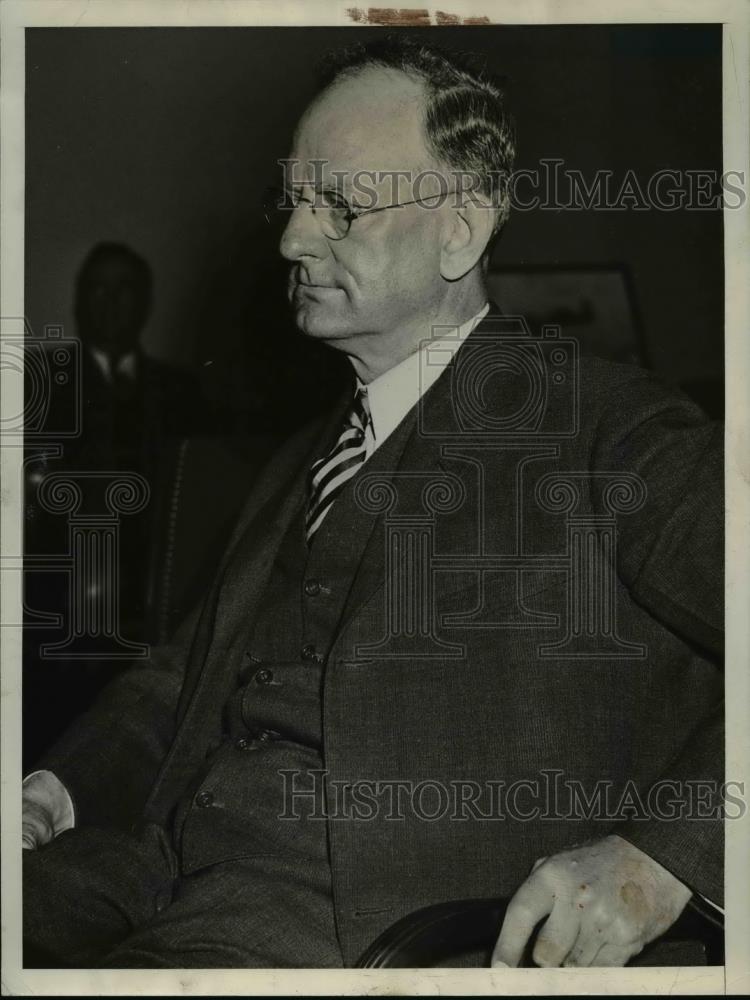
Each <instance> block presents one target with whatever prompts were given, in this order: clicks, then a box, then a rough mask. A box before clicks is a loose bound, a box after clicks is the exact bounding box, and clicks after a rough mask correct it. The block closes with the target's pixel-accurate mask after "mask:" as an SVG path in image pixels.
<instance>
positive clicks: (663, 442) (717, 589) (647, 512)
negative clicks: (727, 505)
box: [592, 375, 725, 903]
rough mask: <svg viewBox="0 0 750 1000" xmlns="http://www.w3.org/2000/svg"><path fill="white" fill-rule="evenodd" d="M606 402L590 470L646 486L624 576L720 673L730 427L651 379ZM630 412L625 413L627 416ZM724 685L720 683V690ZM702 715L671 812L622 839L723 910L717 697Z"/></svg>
mask: <svg viewBox="0 0 750 1000" xmlns="http://www.w3.org/2000/svg"><path fill="white" fill-rule="evenodd" d="M608 396H609V400H608V404H607V405H606V407H603V408H602V410H601V412H602V414H603V416H602V417H601V419H600V421H599V423H598V427H597V432H596V434H595V438H594V442H593V456H592V458H593V461H592V467H593V468H594V469H595V470H606V471H617V470H626V471H628V472H632V473H636V474H637V475H638V476H639V477H640V479H641V481H642V485H643V487H645V499H644V502H643V504H642V506H641V507H640V508H639V509H638V510H637V511H634V512H632V513H629V514H624V515H622V516H621V517H618V522H617V526H618V541H617V564H618V573H619V575H620V578H621V579H622V581H623V582H624V583H625V584H626V586H627V587H628V589H629V591H630V593H631V595H632V597H633V599H634V600H635V601H636V602H637V603H639V604H640V605H642V606H643V607H644V608H645V609H646V610H647V611H648V612H649V614H651V615H652V616H653V617H654V618H655V619H657V620H658V621H659V622H660V623H661V624H662V625H664V626H665V627H666V628H668V629H670V630H672V631H673V632H674V633H675V634H677V635H679V636H680V637H681V638H682V639H683V640H684V641H685V642H686V643H687V644H688V645H689V646H691V647H692V648H693V649H695V650H696V651H698V652H699V653H700V655H702V656H703V657H704V658H705V659H706V660H708V661H713V663H714V664H715V665H716V666H715V669H716V670H717V672H718V670H719V666H720V664H721V657H722V653H723V615H724V491H723V485H724V452H723V442H724V427H723V423H719V422H712V421H710V420H708V419H707V418H706V417H705V416H704V414H703V413H702V411H701V410H700V409H699V408H698V407H697V406H695V405H694V404H693V403H692V402H690V401H689V400H688V399H687V398H685V397H684V396H682V395H681V394H678V393H672V392H670V391H665V389H664V388H663V387H662V386H660V385H659V384H658V383H657V382H656V381H655V380H653V379H651V378H650V377H648V376H642V375H641V376H639V377H636V376H634V377H633V379H632V381H630V382H627V381H626V382H625V383H624V384H623V383H620V384H619V385H618V388H617V389H616V390H610V391H609V393H608ZM623 414H628V415H630V416H629V417H626V418H625V420H623ZM595 504H596V497H595ZM653 668H654V669H655V670H658V669H659V664H658V663H654V664H653ZM721 686H722V685H721V684H718V685H716V691H717V692H720V690H721ZM701 719H702V721H701V722H700V724H699V725H698V726H697V727H696V728H695V729H694V730H693V731H692V732H691V733H690V735H689V737H688V739H687V740H686V743H685V745H684V746H683V748H682V751H681V752H680V753H679V754H678V755H677V756H676V757H675V759H674V760H673V761H672V762H671V763H670V765H669V767H668V768H667V772H666V773H665V774H663V775H662V776H661V777H660V779H659V780H660V781H661V782H663V783H664V784H665V786H666V783H667V782H669V783H670V787H671V788H672V789H673V790H674V789H677V790H678V791H677V794H676V797H677V798H679V799H680V808H679V809H678V810H677V811H676V814H675V815H673V814H672V812H668V813H667V812H665V813H663V814H661V815H653V814H652V815H650V816H649V817H648V818H646V819H644V818H638V819H635V818H634V819H631V820H628V821H627V822H626V823H624V824H622V825H621V827H620V828H619V829H618V830H617V831H616V832H617V833H619V834H620V835H621V836H623V837H625V838H626V839H627V840H629V841H631V842H632V843H633V844H635V845H636V846H637V847H639V848H640V849H641V850H643V851H644V852H645V853H646V854H649V855H650V856H651V857H653V858H655V860H657V861H658V862H659V863H660V864H662V865H663V866H664V867H665V868H667V869H669V870H670V871H672V873H673V874H674V875H675V876H676V877H677V878H679V879H680V880H681V881H682V882H683V883H684V884H686V885H687V886H688V887H690V888H691V889H693V890H694V891H697V892H699V893H701V894H702V895H704V896H706V897H708V898H709V899H711V900H712V901H713V902H716V903H721V902H722V900H723V853H724V851H723V823H724V820H723V816H722V792H723V787H724V780H725V778H724V719H723V699H721V698H720V696H718V695H717V697H716V698H715V699H713V700H712V699H711V698H709V697H707V703H706V704H705V706H701ZM654 801H657V797H656V796H654ZM661 801H664V799H663V798H662V800H661Z"/></svg>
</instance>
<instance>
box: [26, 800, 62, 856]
mask: <svg viewBox="0 0 750 1000" xmlns="http://www.w3.org/2000/svg"><path fill="white" fill-rule="evenodd" d="M21 829H22V836H23V849H24V851H35V850H36V849H37V848H38V847H43V846H44V844H48V843H49V842H50V840H52V839H53V837H54V836H55V826H54V823H53V821H52V815H51V813H50V811H49V810H48V809H45V808H44V806H42V805H39V803H38V802H32V801H31V800H27V799H26V796H24V799H23V816H22V819H21Z"/></svg>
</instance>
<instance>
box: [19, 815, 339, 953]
mask: <svg viewBox="0 0 750 1000" xmlns="http://www.w3.org/2000/svg"><path fill="white" fill-rule="evenodd" d="M23 915H24V940H25V941H26V942H27V943H28V944H29V945H30V946H31V947H32V948H33V949H34V951H39V952H40V953H42V954H46V955H48V956H49V957H50V958H52V959H53V960H54V959H57V960H59V961H61V963H62V964H64V965H68V966H74V967H76V968H86V967H89V968H110V969H127V968H131V969H149V968H256V969H262V968H337V967H341V966H342V964H343V960H342V956H341V951H340V948H339V945H338V941H337V937H336V930H335V925H334V916H333V901H332V895H331V873H330V867H329V865H328V863H327V861H324V860H320V861H318V860H316V859H311V858H309V857H303V856H302V855H300V856H299V857H298V858H297V857H295V856H294V855H291V854H289V855H286V856H282V855H278V856H270V855H260V856H258V855H256V856H253V857H246V858H237V859H234V860H228V861H223V862H220V863H218V864H215V865H211V866H208V867H206V868H202V869H200V870H199V871H197V872H194V873H192V874H190V875H187V876H182V875H180V872H179V867H178V862H177V856H176V854H175V852H174V849H173V847H172V842H171V837H170V836H169V835H168V834H167V833H166V831H164V830H163V829H162V828H161V827H158V826H156V825H153V824H152V825H149V826H147V827H146V828H145V829H144V830H143V832H142V833H140V834H139V835H130V834H126V833H122V832H120V831H115V830H103V829H96V828H92V827H82V828H80V829H74V830H70V831H68V832H67V833H63V834H61V835H60V836H59V837H57V838H56V840H54V841H53V842H52V843H50V844H48V845H47V846H45V847H43V848H41V849H40V850H38V851H24V907H23ZM28 964H29V966H30V967H33V964H34V963H33V961H29V963H28Z"/></svg>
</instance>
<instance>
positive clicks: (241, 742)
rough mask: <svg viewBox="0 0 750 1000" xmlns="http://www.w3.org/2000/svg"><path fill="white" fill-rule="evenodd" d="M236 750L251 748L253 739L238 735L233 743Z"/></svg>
mask: <svg viewBox="0 0 750 1000" xmlns="http://www.w3.org/2000/svg"><path fill="white" fill-rule="evenodd" d="M234 745H235V746H236V747H237V749H238V750H252V748H253V741H252V740H249V739H248V738H247V736H240V738H239V739H238V740H237V742H236V743H235V744H234Z"/></svg>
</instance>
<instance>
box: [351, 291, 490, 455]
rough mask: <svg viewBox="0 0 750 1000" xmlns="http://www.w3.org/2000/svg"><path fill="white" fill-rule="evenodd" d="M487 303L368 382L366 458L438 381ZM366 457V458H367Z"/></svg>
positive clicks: (362, 386) (358, 383) (473, 327)
mask: <svg viewBox="0 0 750 1000" xmlns="http://www.w3.org/2000/svg"><path fill="white" fill-rule="evenodd" d="M489 308H490V306H489V303H486V304H485V306H484V308H483V309H481V310H480V311H479V312H478V313H477V314H476V316H473V317H472V318H471V319H470V320H468V321H467V322H466V323H462V324H461V326H454V327H444V328H443V330H442V331H441V334H440V336H439V337H436V338H434V339H432V340H429V341H427V340H425V341H423V342H422V343H421V344H420V346H419V348H418V350H416V351H415V352H414V353H413V354H410V355H409V356H408V357H407V358H404V360H403V361H400V362H399V363H398V364H397V365H394V366H393V368H389V369H388V371H386V372H383V374H382V375H378V377H377V378H374V379H373V380H372V382H369V383H368V384H367V385H365V384H364V383H363V382H360V380H359V379H357V389H366V390H367V398H368V400H369V402H370V414H371V416H372V421H371V423H370V424H369V425H368V427H367V431H366V432H365V446H366V448H367V458H369V457H370V456H371V455H372V453H373V452H374V451H376V450H377V449H378V448H379V447H380V445H381V444H382V443H383V442H384V441H385V440H386V438H387V437H388V435H389V434H391V433H392V432H393V431H395V429H396V428H397V427H398V425H399V424H400V423H401V421H402V420H403V419H404V417H405V416H406V414H407V413H408V412H409V410H411V408H412V407H413V406H415V405H416V404H417V403H418V402H419V400H420V399H421V398H422V396H423V395H424V394H425V393H426V392H427V390H428V389H429V388H430V387H431V386H433V385H434V384H435V382H437V380H438V379H439V378H440V376H441V375H442V374H443V372H444V371H445V369H446V368H447V367H448V365H449V364H450V363H451V361H452V360H453V356H454V355H455V353H456V351H457V350H458V349H459V347H460V346H461V344H463V342H464V341H465V340H466V338H467V337H468V336H469V334H470V333H471V332H472V330H474V329H475V328H476V327H477V326H478V324H479V323H480V322H481V321H482V320H483V319H484V317H485V316H486V315H487V312H488V311H489ZM365 461H366V459H365Z"/></svg>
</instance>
